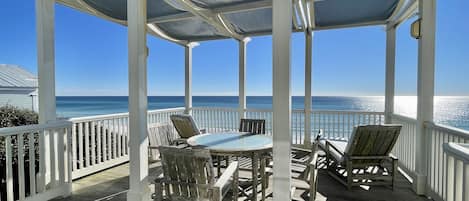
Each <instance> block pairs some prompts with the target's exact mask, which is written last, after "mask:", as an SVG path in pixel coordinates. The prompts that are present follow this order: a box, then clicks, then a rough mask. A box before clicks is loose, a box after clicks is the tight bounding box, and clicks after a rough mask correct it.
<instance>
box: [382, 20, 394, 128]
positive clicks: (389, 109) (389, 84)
mask: <svg viewBox="0 0 469 201" xmlns="http://www.w3.org/2000/svg"><path fill="white" fill-rule="evenodd" d="M395 63H396V27H395V26H387V27H386V86H385V88H386V89H385V96H384V121H385V123H386V124H390V123H392V114H393V113H394V86H395Z"/></svg>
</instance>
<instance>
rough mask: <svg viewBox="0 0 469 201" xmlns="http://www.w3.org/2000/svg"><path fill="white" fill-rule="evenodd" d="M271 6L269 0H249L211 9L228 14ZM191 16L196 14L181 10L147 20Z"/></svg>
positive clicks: (178, 18)
mask: <svg viewBox="0 0 469 201" xmlns="http://www.w3.org/2000/svg"><path fill="white" fill-rule="evenodd" d="M271 7H272V1H271V0H262V1H255V2H249V3H241V4H237V5H229V6H222V7H219V8H214V9H212V10H211V11H212V12H213V13H214V14H228V13H239V12H247V11H252V10H259V9H264V8H271ZM193 17H196V15H194V14H192V13H191V12H183V13H177V14H172V15H165V16H160V17H154V18H150V19H148V22H149V23H163V22H172V21H179V20H185V19H190V18H193Z"/></svg>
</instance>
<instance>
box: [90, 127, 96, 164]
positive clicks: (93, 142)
mask: <svg viewBox="0 0 469 201" xmlns="http://www.w3.org/2000/svg"><path fill="white" fill-rule="evenodd" d="M90 123H91V126H90V127H91V165H95V164H96V141H97V140H96V124H95V121H91V122H90Z"/></svg>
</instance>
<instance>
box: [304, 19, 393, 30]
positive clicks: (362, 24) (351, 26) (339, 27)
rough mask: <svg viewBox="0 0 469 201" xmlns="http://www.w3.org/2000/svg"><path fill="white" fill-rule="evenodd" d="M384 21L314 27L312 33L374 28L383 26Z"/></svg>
mask: <svg viewBox="0 0 469 201" xmlns="http://www.w3.org/2000/svg"><path fill="white" fill-rule="evenodd" d="M385 24H386V20H383V21H373V22H361V23H355V24H344V25H332V26H324V27H322V26H316V27H315V28H314V29H313V30H314V31H321V30H330V29H344V28H353V27H364V26H375V25H385Z"/></svg>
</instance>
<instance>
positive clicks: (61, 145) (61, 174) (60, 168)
mask: <svg viewBox="0 0 469 201" xmlns="http://www.w3.org/2000/svg"><path fill="white" fill-rule="evenodd" d="M64 133H65V129H60V130H57V132H55V137H56V138H57V140H56V141H55V142H56V143H55V144H57V149H56V150H57V169H56V170H57V172H58V178H57V180H58V181H59V182H58V184H59V185H64V184H65V163H64V162H65V158H64V156H65V155H66V154H67V153H66V152H65V141H64Z"/></svg>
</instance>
